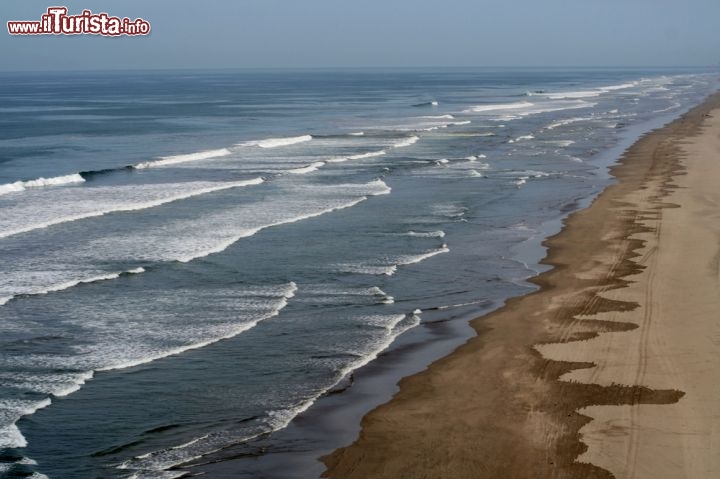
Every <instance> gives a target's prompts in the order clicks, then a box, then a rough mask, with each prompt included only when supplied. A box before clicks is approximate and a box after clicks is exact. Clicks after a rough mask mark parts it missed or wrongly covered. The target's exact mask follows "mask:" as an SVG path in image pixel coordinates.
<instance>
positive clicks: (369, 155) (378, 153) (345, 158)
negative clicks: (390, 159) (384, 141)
mask: <svg viewBox="0 0 720 479" xmlns="http://www.w3.org/2000/svg"><path fill="white" fill-rule="evenodd" d="M384 155H387V151H385V150H378V151H369V152H367V153H359V154H357V155H350V156H343V157H340V158H331V159H329V160H327V162H328V163H342V162H345V161H348V160H363V159H365V158H374V157H376V156H384Z"/></svg>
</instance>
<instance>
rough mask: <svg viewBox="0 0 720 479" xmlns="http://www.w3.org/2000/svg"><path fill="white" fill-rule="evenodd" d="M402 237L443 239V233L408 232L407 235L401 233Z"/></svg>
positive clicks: (439, 231)
mask: <svg viewBox="0 0 720 479" xmlns="http://www.w3.org/2000/svg"><path fill="white" fill-rule="evenodd" d="M403 235H404V236H416V237H419V238H444V237H445V232H444V231H441V230H438V231H408V232H407V233H403Z"/></svg>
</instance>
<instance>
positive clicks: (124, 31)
mask: <svg viewBox="0 0 720 479" xmlns="http://www.w3.org/2000/svg"><path fill="white" fill-rule="evenodd" d="M7 27H8V32H9V33H10V35H81V34H90V35H108V36H113V37H114V36H119V35H147V34H148V33H150V24H149V23H148V22H146V21H145V20H143V19H142V18H137V19H135V20H130V19H129V18H119V17H111V16H109V15H108V14H107V13H98V14H95V13H92V12H91V11H90V10H83V12H82V13H81V14H80V15H68V14H67V8H65V7H50V8H48V9H47V13H46V14H44V15H43V16H42V18H41V19H40V21H39V22H37V21H15V22H7Z"/></svg>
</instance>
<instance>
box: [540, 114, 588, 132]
mask: <svg viewBox="0 0 720 479" xmlns="http://www.w3.org/2000/svg"><path fill="white" fill-rule="evenodd" d="M592 120H594V118H593V117H587V116H584V117H576V118H567V119H565V120H560V121H555V122H553V123H550V124H549V125H548V126H546V127H545V129H546V130H554V129H555V128H558V127H561V126H566V125H572V124H573V123H578V122H581V121H592Z"/></svg>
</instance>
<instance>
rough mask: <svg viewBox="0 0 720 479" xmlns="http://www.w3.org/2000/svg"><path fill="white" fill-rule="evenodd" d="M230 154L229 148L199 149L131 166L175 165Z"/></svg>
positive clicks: (138, 168)
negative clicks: (198, 150) (195, 151)
mask: <svg viewBox="0 0 720 479" xmlns="http://www.w3.org/2000/svg"><path fill="white" fill-rule="evenodd" d="M230 154H232V151H230V150H229V149H227V148H220V149H218V150H207V151H200V152H197V153H189V154H185V155H175V156H165V157H162V158H160V159H159V160H152V161H144V162H142V163H138V164H136V165H133V168H135V169H137V170H142V169H145V168H155V167H159V166H168V165H176V164H178V163H186V162H188V161H200V160H209V159H211V158H220V157H223V156H227V155H230Z"/></svg>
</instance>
